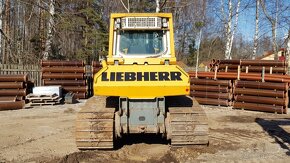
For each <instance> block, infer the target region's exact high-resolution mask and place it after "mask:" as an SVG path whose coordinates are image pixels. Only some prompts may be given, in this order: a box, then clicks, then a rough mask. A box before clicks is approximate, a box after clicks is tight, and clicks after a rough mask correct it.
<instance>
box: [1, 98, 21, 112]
mask: <svg viewBox="0 0 290 163" xmlns="http://www.w3.org/2000/svg"><path fill="white" fill-rule="evenodd" d="M24 106H25V101H24V100H22V101H16V102H0V110H16V109H22V108H23V107H24Z"/></svg>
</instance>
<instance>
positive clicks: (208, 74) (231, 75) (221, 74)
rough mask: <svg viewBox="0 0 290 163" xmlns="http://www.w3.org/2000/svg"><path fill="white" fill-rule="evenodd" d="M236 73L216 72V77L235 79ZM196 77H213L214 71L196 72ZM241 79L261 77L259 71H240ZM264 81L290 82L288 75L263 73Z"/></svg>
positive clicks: (191, 74) (259, 79)
mask: <svg viewBox="0 0 290 163" xmlns="http://www.w3.org/2000/svg"><path fill="white" fill-rule="evenodd" d="M188 74H189V76H190V77H194V76H195V75H193V72H189V73H188ZM237 76H238V73H234V72H218V73H217V78H218V79H231V80H235V79H237ZM197 77H200V78H213V77H214V72H198V73H197ZM240 79H241V80H256V81H261V80H262V77H261V74H260V73H240ZM265 81H270V82H285V83H289V82H290V76H288V75H274V74H265Z"/></svg>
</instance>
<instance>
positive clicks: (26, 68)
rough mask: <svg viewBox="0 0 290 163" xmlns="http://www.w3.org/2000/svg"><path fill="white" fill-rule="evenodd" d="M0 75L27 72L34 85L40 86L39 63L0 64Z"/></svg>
mask: <svg viewBox="0 0 290 163" xmlns="http://www.w3.org/2000/svg"><path fill="white" fill-rule="evenodd" d="M0 74H1V75H10V74H11V75H12V74H28V77H29V80H31V81H32V82H34V85H35V86H41V69H40V66H39V65H13V64H0Z"/></svg>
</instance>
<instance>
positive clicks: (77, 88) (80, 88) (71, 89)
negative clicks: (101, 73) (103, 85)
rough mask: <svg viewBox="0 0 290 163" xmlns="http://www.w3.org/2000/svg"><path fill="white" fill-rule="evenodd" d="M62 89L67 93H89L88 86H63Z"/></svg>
mask: <svg viewBox="0 0 290 163" xmlns="http://www.w3.org/2000/svg"><path fill="white" fill-rule="evenodd" d="M62 88H63V89H64V90H65V91H67V92H87V91H88V87H87V86H62Z"/></svg>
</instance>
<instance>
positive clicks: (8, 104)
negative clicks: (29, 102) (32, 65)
mask: <svg viewBox="0 0 290 163" xmlns="http://www.w3.org/2000/svg"><path fill="white" fill-rule="evenodd" d="M27 81H28V77H27V75H26V74H25V75H0V110H15V109H22V108H24V106H25V96H26V94H27V90H26V89H27V84H26V83H27Z"/></svg>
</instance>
